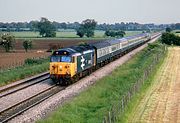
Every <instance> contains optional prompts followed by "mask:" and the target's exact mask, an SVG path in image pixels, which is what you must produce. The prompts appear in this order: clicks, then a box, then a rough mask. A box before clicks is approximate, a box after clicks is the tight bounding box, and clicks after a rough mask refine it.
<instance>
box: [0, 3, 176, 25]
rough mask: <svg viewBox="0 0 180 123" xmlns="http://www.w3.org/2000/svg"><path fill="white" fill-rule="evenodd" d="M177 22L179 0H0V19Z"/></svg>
mask: <svg viewBox="0 0 180 123" xmlns="http://www.w3.org/2000/svg"><path fill="white" fill-rule="evenodd" d="M41 17H46V18H48V19H49V20H51V21H57V22H75V21H78V22H81V21H83V20H85V19H87V18H90V19H95V20H96V21H97V22H98V23H115V22H138V23H156V24H160V23H176V22H180V0H0V22H18V21H21V22H24V21H28V22H29V21H30V20H40V18H41Z"/></svg>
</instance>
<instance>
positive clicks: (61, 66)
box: [50, 62, 76, 78]
mask: <svg viewBox="0 0 180 123" xmlns="http://www.w3.org/2000/svg"><path fill="white" fill-rule="evenodd" d="M75 74H76V64H75V63H68V62H50V75H54V76H55V77H56V78H57V77H58V78H59V77H73V76H74V75H75Z"/></svg>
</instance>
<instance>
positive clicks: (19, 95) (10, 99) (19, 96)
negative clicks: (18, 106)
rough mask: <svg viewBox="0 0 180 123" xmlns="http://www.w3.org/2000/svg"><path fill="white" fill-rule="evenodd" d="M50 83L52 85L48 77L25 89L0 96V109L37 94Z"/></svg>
mask: <svg viewBox="0 0 180 123" xmlns="http://www.w3.org/2000/svg"><path fill="white" fill-rule="evenodd" d="M51 85H52V82H51V80H50V79H48V80H46V81H44V82H41V83H38V84H35V85H33V86H30V87H28V88H26V89H23V90H20V91H18V92H16V93H13V94H11V95H8V96H5V97H2V98H0V110H3V109H5V108H7V107H9V106H11V105H13V104H15V103H18V102H21V101H22V100H24V99H27V98H29V97H31V96H32V95H35V94H38V93H39V92H41V91H42V90H45V89H47V88H49V87H50V86H51Z"/></svg>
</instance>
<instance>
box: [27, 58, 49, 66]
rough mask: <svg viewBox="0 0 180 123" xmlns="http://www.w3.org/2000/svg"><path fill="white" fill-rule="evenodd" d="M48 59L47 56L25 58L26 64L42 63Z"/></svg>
mask: <svg viewBox="0 0 180 123" xmlns="http://www.w3.org/2000/svg"><path fill="white" fill-rule="evenodd" d="M45 61H47V59H45V58H37V59H35V58H28V59H26V60H25V64H28V65H33V64H42V63H43V62H45Z"/></svg>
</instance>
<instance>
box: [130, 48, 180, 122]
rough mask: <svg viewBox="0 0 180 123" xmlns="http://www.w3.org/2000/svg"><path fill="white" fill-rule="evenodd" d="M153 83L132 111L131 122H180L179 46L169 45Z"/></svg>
mask: <svg viewBox="0 0 180 123" xmlns="http://www.w3.org/2000/svg"><path fill="white" fill-rule="evenodd" d="M168 50H169V51H168V56H167V58H166V59H165V62H164V63H163V65H162V67H161V68H160V70H159V71H158V74H157V75H156V76H155V78H154V79H153V82H152V83H153V84H152V85H151V86H150V88H149V89H148V90H147V92H146V93H145V94H144V96H143V98H141V100H140V101H139V104H138V105H137V106H136V107H135V108H134V110H133V111H132V115H131V116H130V117H129V120H128V122H131V123H180V102H179V101H180V47H169V48H168Z"/></svg>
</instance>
